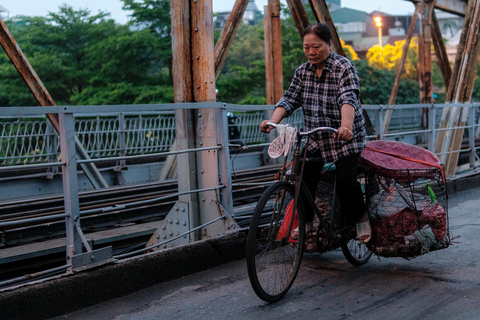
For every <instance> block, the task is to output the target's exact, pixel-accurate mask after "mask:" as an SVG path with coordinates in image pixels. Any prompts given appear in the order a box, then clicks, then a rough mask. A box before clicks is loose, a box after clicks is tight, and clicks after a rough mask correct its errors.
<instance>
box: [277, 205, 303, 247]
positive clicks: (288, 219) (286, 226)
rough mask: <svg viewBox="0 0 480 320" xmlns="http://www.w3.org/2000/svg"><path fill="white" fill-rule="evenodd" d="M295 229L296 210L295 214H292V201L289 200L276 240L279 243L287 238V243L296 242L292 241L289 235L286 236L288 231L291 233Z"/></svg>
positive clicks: (296, 224) (296, 222) (296, 225)
mask: <svg viewBox="0 0 480 320" xmlns="http://www.w3.org/2000/svg"><path fill="white" fill-rule="evenodd" d="M292 218H293V225H292V227H291V228H290V224H291V223H292ZM296 227H298V215H297V210H295V214H293V199H292V200H290V202H289V203H288V205H287V208H286V209H285V218H284V219H283V222H282V226H281V227H280V230H278V235H277V240H278V241H281V240H282V239H284V238H286V237H287V236H288V241H289V242H297V240H293V239H292V236H291V234H290V235H289V234H288V233H289V230H290V231H292V230H293V229H295V228H296Z"/></svg>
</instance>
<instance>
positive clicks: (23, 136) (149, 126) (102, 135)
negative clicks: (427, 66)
mask: <svg viewBox="0 0 480 320" xmlns="http://www.w3.org/2000/svg"><path fill="white" fill-rule="evenodd" d="M479 106H480V105H479V104H457V105H397V106H395V109H393V115H392V121H391V124H392V128H395V129H396V130H395V131H393V130H390V131H388V132H386V133H384V132H383V130H382V128H383V126H382V124H383V122H384V118H385V114H386V112H387V111H389V107H387V106H368V105H367V106H364V108H365V109H366V110H367V112H368V113H369V114H370V120H371V121H372V124H373V126H374V127H375V128H376V130H375V131H376V132H377V134H375V135H370V136H369V139H395V140H408V138H407V137H415V139H416V140H415V143H417V144H421V143H426V145H425V147H427V148H428V149H430V150H432V151H433V149H434V141H435V138H436V136H437V135H438V134H439V132H452V130H456V129H459V128H463V129H465V133H464V139H465V142H466V143H464V144H463V146H462V147H461V148H460V150H450V151H447V152H441V153H439V155H440V156H442V155H445V154H448V153H452V152H459V151H460V152H461V153H462V154H466V155H467V156H468V157H467V159H468V161H467V164H468V167H467V168H466V170H475V169H477V168H478V167H479V166H480V159H479V157H478V150H479V147H477V145H476V139H477V138H478V137H479V132H480V125H479V124H478V123H479V115H480V114H479ZM210 107H211V108H216V109H223V110H222V111H223V112H222V115H223V116H224V117H225V118H227V117H228V112H230V113H232V114H233V115H234V116H235V117H233V120H234V121H231V122H230V123H228V128H229V129H232V128H233V129H236V130H237V131H238V133H239V137H240V140H241V141H242V143H244V144H246V145H247V146H250V145H266V143H267V142H268V141H269V137H268V135H265V134H261V133H259V130H258V126H259V124H260V122H261V120H263V119H266V118H268V116H267V115H266V111H268V110H271V109H272V106H239V105H229V104H219V103H212V104H208V103H202V104H193V103H192V104H170V105H142V106H135V108H136V109H137V110H138V112H131V108H132V106H102V107H100V108H99V107H98V106H86V107H75V106H73V107H43V108H40V107H35V108H0V117H1V119H0V142H1V144H0V146H1V151H0V176H1V175H2V174H3V172H12V171H16V170H22V168H24V167H30V168H47V167H55V168H58V167H63V175H62V179H63V189H64V190H63V194H64V199H65V212H64V213H59V214H56V215H47V216H42V217H34V218H25V217H24V218H21V219H20V220H12V221H4V222H2V221H0V230H3V231H0V233H2V232H4V230H5V229H4V228H7V227H10V226H14V225H15V226H17V225H24V224H26V223H45V222H47V223H48V221H50V220H52V219H65V220H66V221H65V222H66V223H65V226H66V238H67V246H66V251H67V265H65V266H63V267H59V268H55V269H52V270H50V271H47V272H59V271H64V270H67V269H68V270H71V269H72V268H73V267H74V266H75V265H76V266H77V267H80V266H83V265H84V264H88V263H91V262H92V261H93V260H95V259H99V260H101V259H109V258H110V257H112V252H111V249H110V251H109V250H108V248H107V249H105V248H102V249H96V250H94V249H92V248H90V246H89V243H88V241H87V239H86V238H85V236H84V235H83V233H82V230H81V226H80V220H81V215H82V214H85V212H82V211H80V210H79V208H78V207H79V198H78V188H77V187H78V181H77V164H79V163H82V161H83V162H93V163H95V162H101V161H105V160H108V161H114V160H126V159H127V158H128V159H135V158H139V157H143V156H145V155H150V154H154V155H155V156H159V154H161V153H163V154H180V153H187V152H200V153H201V152H207V153H210V151H212V150H213V151H214V152H211V153H212V154H215V153H216V152H217V151H218V154H220V152H225V153H226V154H228V148H223V151H221V149H222V146H221V145H218V144H215V145H214V146H211V147H208V148H205V147H203V148H199V149H192V150H176V151H174V152H173V153H172V152H171V151H170V152H167V151H168V150H169V149H170V146H171V144H172V143H173V142H172V141H173V140H174V139H175V110H177V109H182V108H190V109H197V108H204V109H205V108H210ZM447 107H463V108H465V110H467V113H466V117H465V121H464V122H463V123H461V125H460V126H459V125H453V126H450V127H448V128H445V129H442V128H440V125H439V123H440V122H441V119H440V117H439V114H441V112H440V110H442V108H447ZM98 109H100V112H99V113H98V114H94V113H92V112H94V111H95V110H98ZM167 109H170V110H168V111H166V110H167ZM37 110H38V111H37ZM59 110H61V112H59ZM409 110H410V111H409ZM425 110H428V116H427V119H428V124H426V125H425V123H422V122H421V121H420V122H419V121H418V115H419V114H421V115H425ZM419 111H421V113H419ZM37 112H38V113H40V112H45V113H58V114H59V118H60V129H61V130H60V136H61V138H59V136H58V135H57V133H56V132H54V130H53V128H52V127H51V125H50V124H49V123H48V121H47V120H46V117H45V115H44V114H43V115H42V114H40V115H39V114H38V113H37ZM399 115H400V116H399ZM439 119H440V120H439ZM223 122H227V120H226V119H225V120H223ZM287 122H288V123H291V124H294V125H298V126H299V127H302V125H301V123H302V117H301V112H297V113H295V115H294V116H293V118H291V119H288V120H287ZM422 124H423V125H424V127H421V126H422ZM419 125H420V127H419ZM223 134H224V135H225V136H227V135H228V134H227V133H226V132H225V130H223ZM75 136H76V137H77V138H78V140H80V141H81V143H83V145H84V147H85V148H86V149H87V152H88V153H89V155H90V156H91V158H92V159H90V160H79V159H76V156H75V154H76V152H75V140H76V139H75ZM422 139H424V140H422ZM220 140H222V141H227V139H224V138H221V139H220ZM425 141H426V142H425ZM59 144H60V149H61V151H62V157H61V158H60V157H59V154H60V153H59ZM212 148H213V149H212ZM207 149H208V150H207ZM212 159H213V158H212ZM219 165H220V160H219ZM230 173H231V172H230ZM215 183H217V185H215V186H212V187H211V188H204V189H199V190H184V194H186V193H194V192H196V193H199V194H201V193H203V194H206V193H207V192H217V190H220V189H222V190H225V188H228V187H230V188H231V186H228V184H222V183H218V181H215ZM181 194H182V193H181V192H180V193H178V194H177V195H171V197H173V196H178V197H179V196H180V195H181ZM230 198H231V194H230ZM219 199H226V197H219ZM159 200H160V199H152V200H148V201H159ZM222 201H223V200H222ZM206 203H209V202H206ZM125 206H126V205H125ZM216 207H218V208H219V207H220V206H216ZM226 207H227V206H224V208H226ZM119 209H121V208H120V207H119V206H114V207H108V208H98V209H95V210H98V211H99V212H102V213H106V212H109V211H115V210H119ZM187 211H188V210H187ZM222 212H223V211H222ZM225 218H226V217H225V215H224V214H220V215H219V216H218V217H216V218H215V219H212V220H211V221H208V222H206V223H205V224H203V225H200V226H195V227H192V228H191V229H189V230H186V231H185V233H181V234H179V235H177V236H176V237H184V234H185V235H186V234H188V233H190V232H194V231H195V230H197V229H198V228H205V226H207V225H209V224H212V223H217V222H218V221H220V220H223V219H225ZM187 220H188V218H187ZM175 239H176V238H175ZM168 241H174V238H172V239H169V240H168ZM161 244H163V242H162V243H161ZM157 245H158V244H157ZM82 247H85V248H86V252H83V253H81V252H82ZM146 249H147V248H146ZM144 250H145V249H144ZM79 252H80V253H79ZM72 257H73V258H74V259H72ZM117 258H119V257H117ZM68 259H70V260H68ZM96 261H98V260H96ZM40 274H42V275H43V273H40ZM12 281H13V280H12ZM15 281H17V280H14V281H13V282H12V283H14V282H15ZM9 283H10V281H7V282H2V283H0V286H1V285H6V284H9Z"/></svg>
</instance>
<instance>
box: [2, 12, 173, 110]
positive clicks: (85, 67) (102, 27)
mask: <svg viewBox="0 0 480 320" xmlns="http://www.w3.org/2000/svg"><path fill="white" fill-rule="evenodd" d="M107 15H108V14H106V13H103V12H100V13H99V14H97V15H93V16H92V15H90V12H89V11H88V10H83V9H80V10H74V9H73V8H72V7H70V6H67V5H63V6H61V7H60V8H59V12H58V13H50V14H49V16H48V18H38V17H34V18H31V17H19V18H18V19H16V20H15V21H10V22H9V29H10V30H11V32H12V34H13V35H14V37H15V39H16V41H17V43H18V44H19V45H20V47H21V48H22V50H23V52H24V53H25V55H26V56H27V58H28V60H29V61H30V63H31V64H32V66H33V68H34V69H35V70H36V72H37V74H38V75H39V77H40V79H41V80H42V82H43V83H44V85H45V87H46V88H47V89H48V91H49V92H50V94H51V95H52V97H53V99H54V100H55V102H56V103H57V104H75V103H79V104H98V103H100V102H101V104H130V103H135V101H138V99H139V98H140V96H141V97H142V98H141V100H142V103H161V102H173V96H172V95H170V94H167V92H170V91H173V89H172V88H170V89H168V88H163V86H164V85H165V84H167V83H168V73H162V72H161V71H160V70H161V61H160V60H161V59H160V58H161V57H160V52H159V50H158V46H159V42H158V39H157V38H156V37H155V35H154V34H153V33H151V32H150V31H149V30H143V31H135V30H130V29H129V27H128V26H126V25H118V24H116V23H115V22H114V21H113V20H111V19H106V17H107ZM0 77H1V78H2V79H3V80H5V81H2V82H0V102H2V105H35V104H36V102H35V100H34V99H33V97H32V95H31V93H30V92H29V90H28V88H27V87H26V86H25V84H24V83H23V81H22V80H21V78H20V76H19V75H18V72H17V71H16V70H15V68H14V67H13V65H12V64H11V63H10V61H9V60H8V58H7V57H6V55H0ZM147 87H148V88H147ZM169 87H171V85H170V86H169ZM121 89H123V90H125V93H124V94H121V93H120V92H119V90H121ZM148 92H150V93H148ZM159 92H164V93H165V94H158V93H159ZM148 97H150V98H151V99H153V100H152V101H148V102H147V101H146V99H147V98H148ZM157 98H158V99H160V100H156V99H157ZM170 98H172V99H170Z"/></svg>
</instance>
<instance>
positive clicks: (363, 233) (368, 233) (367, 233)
mask: <svg viewBox="0 0 480 320" xmlns="http://www.w3.org/2000/svg"><path fill="white" fill-rule="evenodd" d="M355 229H356V231H357V238H356V239H357V240H358V241H360V242H361V243H367V242H368V241H370V239H372V226H371V225H370V221H368V220H367V221H365V222H358V223H357V224H356V226H355ZM362 237H363V239H362Z"/></svg>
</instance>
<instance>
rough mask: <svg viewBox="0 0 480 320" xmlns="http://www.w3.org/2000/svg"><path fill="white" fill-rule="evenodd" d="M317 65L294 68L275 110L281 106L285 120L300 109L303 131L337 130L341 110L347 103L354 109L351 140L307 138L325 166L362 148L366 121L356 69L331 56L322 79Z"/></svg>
mask: <svg viewBox="0 0 480 320" xmlns="http://www.w3.org/2000/svg"><path fill="white" fill-rule="evenodd" d="M315 70H316V66H315V65H312V64H311V63H310V62H306V63H304V64H302V65H301V66H300V67H298V68H297V70H296V71H295V76H294V77H293V79H292V82H291V84H290V87H289V88H288V90H287V91H285V93H284V95H283V96H282V98H281V99H280V100H279V101H278V103H277V105H276V107H279V106H282V107H284V108H285V109H286V111H287V117H288V116H290V115H291V114H292V113H293V111H295V110H296V109H298V108H299V107H302V109H303V116H304V121H305V130H307V131H309V130H312V129H314V128H317V127H332V128H336V129H337V128H339V127H340V124H341V115H342V114H341V108H342V105H343V104H344V103H348V104H350V105H352V106H353V107H354V108H355V119H354V122H353V130H352V132H353V139H352V140H351V141H348V142H345V141H342V140H339V139H335V138H334V137H333V135H332V133H327V132H319V133H318V134H317V135H313V136H311V137H310V140H309V144H308V146H307V148H308V150H309V151H311V152H315V151H317V150H319V149H320V150H321V153H322V158H323V161H324V163H332V162H335V161H336V160H338V159H339V158H341V157H344V156H346V155H349V154H353V153H359V152H361V151H362V150H363V149H364V148H365V119H364V117H363V114H362V107H361V105H360V81H359V78H358V75H357V71H356V69H355V66H354V65H353V64H352V63H351V62H350V61H349V60H348V59H346V58H344V57H342V56H339V55H337V54H334V53H331V54H330V56H329V57H328V58H327V61H326V63H325V66H324V68H323V72H322V75H321V77H318V76H317V74H316V72H315Z"/></svg>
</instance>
